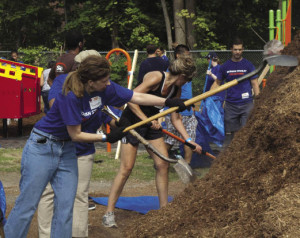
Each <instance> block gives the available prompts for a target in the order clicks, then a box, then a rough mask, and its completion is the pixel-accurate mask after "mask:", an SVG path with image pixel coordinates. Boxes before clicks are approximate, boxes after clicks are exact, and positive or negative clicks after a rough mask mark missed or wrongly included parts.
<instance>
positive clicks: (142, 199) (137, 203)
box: [90, 196, 173, 214]
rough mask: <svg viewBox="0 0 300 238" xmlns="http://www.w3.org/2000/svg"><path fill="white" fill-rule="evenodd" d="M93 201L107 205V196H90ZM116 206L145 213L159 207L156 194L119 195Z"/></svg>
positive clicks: (169, 200)
mask: <svg viewBox="0 0 300 238" xmlns="http://www.w3.org/2000/svg"><path fill="white" fill-rule="evenodd" d="M90 198H91V199H93V201H94V202H96V203H98V204H101V205H104V206H107V204H108V197H90ZM172 200H173V198H172V197H171V196H169V197H168V202H171V201H172ZM116 207H117V208H121V209H125V210H130V211H136V212H139V213H142V214H146V213H147V212H149V211H150V210H158V209H159V200H158V197H157V196H139V197H119V199H118V201H117V203H116Z"/></svg>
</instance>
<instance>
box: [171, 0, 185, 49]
mask: <svg viewBox="0 0 300 238" xmlns="http://www.w3.org/2000/svg"><path fill="white" fill-rule="evenodd" d="M183 7H184V0H173V13H174V28H175V41H176V42H177V43H178V44H186V35H185V34H186V31H185V20H184V18H183V17H181V16H178V13H179V12H180V11H181V10H182V9H183Z"/></svg>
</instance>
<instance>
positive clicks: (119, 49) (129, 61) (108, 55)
mask: <svg viewBox="0 0 300 238" xmlns="http://www.w3.org/2000/svg"><path fill="white" fill-rule="evenodd" d="M113 53H116V54H117V55H119V54H120V53H122V54H124V55H125V57H126V59H127V61H126V62H125V65H127V71H128V76H127V83H129V77H130V75H129V73H130V70H131V58H130V55H129V54H128V53H127V52H126V51H125V50H123V49H121V48H115V49H112V50H111V51H109V52H108V53H107V54H106V56H105V58H106V59H107V60H109V57H110V56H111V55H112V54H113ZM106 130H107V132H110V126H109V125H107V127H106ZM106 150H107V152H111V144H110V143H107V149H106Z"/></svg>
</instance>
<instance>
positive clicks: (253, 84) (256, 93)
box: [251, 79, 260, 96]
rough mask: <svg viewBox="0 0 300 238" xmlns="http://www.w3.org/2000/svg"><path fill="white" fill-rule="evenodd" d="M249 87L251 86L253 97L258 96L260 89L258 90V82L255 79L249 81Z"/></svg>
mask: <svg viewBox="0 0 300 238" xmlns="http://www.w3.org/2000/svg"><path fill="white" fill-rule="evenodd" d="M251 85H252V89H253V92H254V95H255V96H258V95H259V93H260V89H259V85H258V80H257V79H252V80H251Z"/></svg>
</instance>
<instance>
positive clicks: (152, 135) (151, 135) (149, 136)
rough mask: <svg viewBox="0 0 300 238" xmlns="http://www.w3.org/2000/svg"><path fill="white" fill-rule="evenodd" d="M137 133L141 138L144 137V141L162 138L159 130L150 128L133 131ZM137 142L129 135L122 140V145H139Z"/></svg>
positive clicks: (143, 127)
mask: <svg viewBox="0 0 300 238" xmlns="http://www.w3.org/2000/svg"><path fill="white" fill-rule="evenodd" d="M135 130H136V132H137V133H139V134H140V135H141V136H142V137H144V138H145V139H146V140H155V139H158V138H161V137H163V136H164V135H163V133H162V131H160V130H153V129H151V128H150V127H145V126H142V127H138V128H136V129H135ZM139 142H140V141H139V140H138V139H137V138H136V137H134V136H133V135H131V134H130V133H128V134H127V136H125V137H123V138H122V143H123V144H128V143H130V144H132V145H134V146H135V145H138V144H139Z"/></svg>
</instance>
